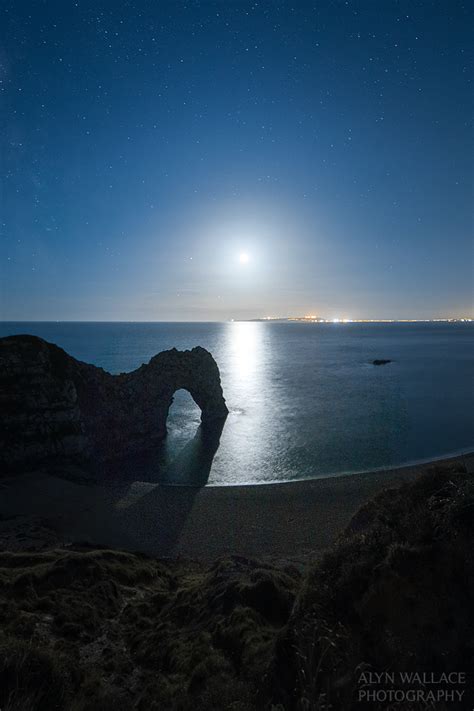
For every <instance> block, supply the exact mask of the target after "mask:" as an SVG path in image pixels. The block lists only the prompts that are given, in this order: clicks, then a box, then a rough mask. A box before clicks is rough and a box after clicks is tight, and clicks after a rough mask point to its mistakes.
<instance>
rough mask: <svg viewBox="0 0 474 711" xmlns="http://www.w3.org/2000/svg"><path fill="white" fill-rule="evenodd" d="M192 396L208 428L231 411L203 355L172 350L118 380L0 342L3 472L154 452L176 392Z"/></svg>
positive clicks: (24, 345) (36, 348) (21, 342)
mask: <svg viewBox="0 0 474 711" xmlns="http://www.w3.org/2000/svg"><path fill="white" fill-rule="evenodd" d="M180 388H184V389H186V390H189V392H190V393H191V395H192V397H193V398H194V400H195V401H196V403H197V404H198V405H199V407H200V408H201V420H202V422H203V424H205V423H210V422H212V421H213V420H222V419H224V418H225V417H226V415H227V413H228V410H227V407H226V404H225V400H224V397H223V394H222V387H221V383H220V375H219V369H218V367H217V364H216V362H215V361H214V358H213V357H212V355H211V354H210V353H209V352H208V351H206V350H205V349H204V348H200V347H197V348H193V349H192V350H191V351H181V352H180V351H177V350H176V349H172V350H170V351H164V352H162V353H159V354H158V355H156V356H154V357H153V358H152V359H151V360H150V362H149V363H148V364H147V365H142V366H141V367H140V368H138V369H137V370H135V371H133V372H131V373H123V374H120V375H111V374H110V373H107V372H106V371H105V370H103V369H102V368H97V367H96V366H93V365H89V364H87V363H82V362H81V361H78V360H76V359H75V358H73V357H72V356H70V355H68V354H67V353H66V352H65V351H64V350H62V349H61V348H58V347H57V346H55V345H54V344H52V343H48V342H47V341H44V340H42V339H41V338H36V337H35V336H11V337H8V338H2V339H0V471H1V473H2V474H3V475H4V476H7V475H9V474H10V473H13V472H15V471H25V470H28V469H32V468H36V467H38V466H41V465H43V464H46V463H48V462H51V461H55V462H58V461H69V462H75V463H82V462H87V461H88V460H93V461H95V462H97V461H101V460H102V461H103V460H107V459H111V458H115V457H121V456H126V455H129V454H133V453H134V452H139V451H143V450H145V449H148V448H150V447H152V446H153V445H154V444H156V443H157V442H158V441H160V440H161V439H163V437H164V436H165V434H166V418H167V415H168V410H169V407H170V405H171V402H172V400H173V394H174V392H175V391H176V390H179V389H180Z"/></svg>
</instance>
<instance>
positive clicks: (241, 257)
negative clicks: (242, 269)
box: [239, 252, 250, 264]
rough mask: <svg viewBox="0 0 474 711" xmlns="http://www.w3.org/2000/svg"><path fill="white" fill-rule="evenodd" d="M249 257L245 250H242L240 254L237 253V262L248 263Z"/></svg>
mask: <svg viewBox="0 0 474 711" xmlns="http://www.w3.org/2000/svg"><path fill="white" fill-rule="evenodd" d="M249 259H250V257H249V255H248V254H247V252H242V253H241V254H239V262H240V263H241V264H248V261H249Z"/></svg>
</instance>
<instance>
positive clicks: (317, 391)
mask: <svg viewBox="0 0 474 711" xmlns="http://www.w3.org/2000/svg"><path fill="white" fill-rule="evenodd" d="M14 333H32V334H35V335H38V336H41V337H42V338H45V339H46V340H48V341H52V342H53V343H57V344H58V345H59V346H61V347H62V348H64V349H65V350H67V351H68V352H69V353H70V354H72V355H73V356H75V357H76V358H79V359H80V360H83V361H87V362H89V363H94V364H95V365H99V366H102V367H103V368H105V369H106V370H108V371H110V372H111V373H119V372H123V371H129V370H133V369H135V368H137V367H138V366H139V365H141V363H144V362H147V361H148V360H149V359H150V358H151V357H152V356H153V355H154V354H155V353H157V352H158V351H162V350H165V349H168V348H172V347H176V348H178V349H185V348H192V347H193V346H196V345H201V346H204V348H207V349H208V350H210V351H211V353H212V354H213V356H214V357H215V359H216V361H217V363H218V365H219V368H220V372H221V378H222V385H223V389H224V396H225V398H226V400H227V404H228V407H229V410H230V415H229V417H228V418H227V421H226V423H225V425H224V429H223V431H222V434H221V437H220V443H219V446H218V447H217V449H216V451H215V453H214V452H212V453H211V454H210V455H209V456H207V457H206V456H205V457H204V458H203V457H202V451H201V450H202V443H200V442H199V436H200V435H199V431H198V429H197V428H198V425H199V419H200V411H199V409H198V408H197V406H196V405H195V404H194V402H193V400H192V399H191V397H190V395H189V394H188V393H186V392H184V391H179V392H178V393H177V394H176V396H175V401H174V403H173V405H172V407H171V410H170V415H169V418H168V428H169V435H168V437H167V441H166V442H165V444H164V445H163V451H162V452H161V453H160V456H159V457H158V458H157V459H156V461H155V462H154V464H153V466H151V467H150V468H149V470H148V471H147V473H146V474H143V473H142V474H140V476H138V475H137V478H140V479H146V480H149V481H165V482H168V483H173V484H186V483H192V481H191V480H190V478H191V479H192V478H193V477H194V476H196V467H197V469H200V474H199V475H198V476H201V477H204V478H203V480H202V481H200V482H199V483H205V482H206V480H207V481H208V483H209V484H240V483H264V482H271V481H275V480H279V481H282V480H291V479H306V478H311V477H321V476H326V475H331V474H336V473H341V472H355V471H361V470H368V469H376V468H383V467H393V466H396V465H400V464H404V463H407V462H412V461H417V460H423V459H429V458H435V457H441V456H443V455H447V454H451V453H458V452H462V451H469V450H472V449H473V448H474V447H473V445H474V416H473V412H474V408H473V405H474V396H473V393H474V388H473V385H474V360H473V354H474V324H469V323H464V324H425V323H423V324H299V323H260V322H253V323H251V322H250V323H247V322H235V323H1V324H0V335H1V336H4V335H9V334H14ZM375 358H390V359H391V360H392V361H393V362H392V363H390V364H388V365H385V366H378V367H376V366H373V365H371V361H373V360H374V359H375ZM200 448H201V449H200ZM212 454H214V456H213V457H212ZM196 462H197V464H196Z"/></svg>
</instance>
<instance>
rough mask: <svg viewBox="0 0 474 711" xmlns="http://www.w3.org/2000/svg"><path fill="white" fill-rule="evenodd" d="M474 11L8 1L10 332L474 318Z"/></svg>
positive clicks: (323, 3) (234, 0)
mask: <svg viewBox="0 0 474 711" xmlns="http://www.w3.org/2000/svg"><path fill="white" fill-rule="evenodd" d="M473 7H474V5H473V4H472V3H471V2H460V1H458V0H444V1H443V2H435V1H433V2H417V1H416V0H409V1H405V0H401V1H399V2H397V1H395V0H379V1H377V0H352V1H351V0H349V1H347V2H344V1H333V2H331V1H329V0H320V1H319V2H306V1H303V0H300V1H295V2H282V1H281V0H272V1H266V2H244V1H241V0H225V1H224V0H222V1H216V2H197V1H196V2H181V1H180V0H174V1H173V2H164V1H158V0H154V1H151V0H148V1H147V0H142V1H140V2H138V1H137V2H132V1H130V2H124V1H123V0H115V1H110V2H103V1H101V0H93V1H92V0H79V1H78V2H74V1H70V0H47V1H41V0H35V1H34V2H32V1H30V2H29V1H28V0H15V1H14V2H13V1H5V0H3V2H1V3H0V21H1V25H0V27H1V29H0V32H1V36H2V40H1V44H0V63H1V66H0V78H1V80H2V83H1V85H0V87H1V92H2V93H1V121H2V126H1V154H0V159H1V165H0V170H1V173H0V200H1V202H0V230H1V251H0V260H1V261H0V264H1V267H0V276H1V292H0V296H1V304H0V317H1V318H2V319H6V320H36V319H38V320H56V319H58V320H141V321H153V320H225V319H230V318H253V317H261V316H267V315H269V316H276V315H281V316H286V315H298V314H304V313H309V312H311V313H314V314H317V315H321V316H324V317H328V318H335V317H339V318H426V317H436V316H463V315H471V316H472V315H473V291H472V289H473V286H472V285H473V248H472V211H471V199H472V193H473V190H472V188H473V178H472V98H471V96H472V83H471V80H472V65H471V55H470V50H469V45H470V43H471V40H472V35H471V27H472V23H473V19H474V18H473V14H474V13H473ZM242 255H246V256H247V258H248V259H247V260H246V257H245V256H242Z"/></svg>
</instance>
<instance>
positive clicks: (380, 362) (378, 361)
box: [372, 358, 392, 365]
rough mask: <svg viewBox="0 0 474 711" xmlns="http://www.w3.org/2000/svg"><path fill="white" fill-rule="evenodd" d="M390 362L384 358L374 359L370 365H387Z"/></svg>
mask: <svg viewBox="0 0 474 711" xmlns="http://www.w3.org/2000/svg"><path fill="white" fill-rule="evenodd" d="M391 362H392V361H391V360H389V359H385V358H376V359H375V360H373V361H372V365H387V363H391Z"/></svg>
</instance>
